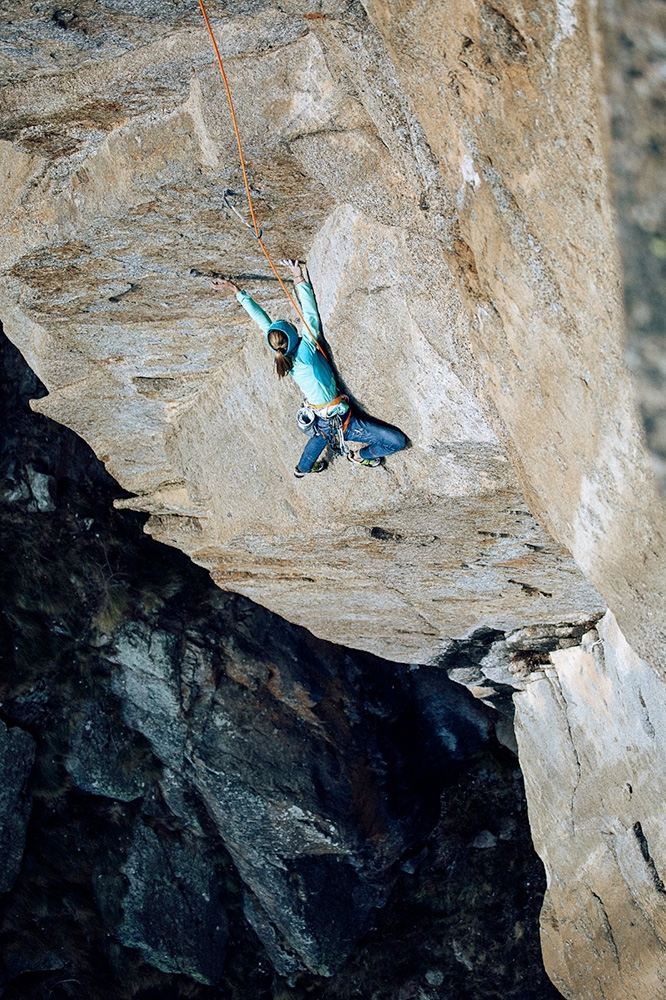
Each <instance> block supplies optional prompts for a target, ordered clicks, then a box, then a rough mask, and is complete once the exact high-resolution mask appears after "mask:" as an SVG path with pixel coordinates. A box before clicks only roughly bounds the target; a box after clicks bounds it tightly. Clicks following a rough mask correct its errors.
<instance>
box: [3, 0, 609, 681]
mask: <svg viewBox="0 0 666 1000" xmlns="http://www.w3.org/2000/svg"><path fill="white" fill-rule="evenodd" d="M132 10H135V11H136V12H137V16H136V17H134V18H132V17H128V18H127V19H126V20H125V21H124V27H123V28H122V30H123V31H124V32H125V35H126V46H127V47H126V49H125V50H124V51H123V52H121V53H118V52H117V51H115V50H114V51H113V52H111V51H109V53H108V55H107V56H106V57H104V56H103V54H102V53H103V49H104V44H105V39H107V35H105V34H104V32H102V33H101V34H97V35H96V34H95V30H96V29H94V27H93V22H91V23H90V26H89V28H88V34H87V35H86V37H87V38H92V37H96V38H98V39H99V41H100V43H101V48H100V49H98V50H96V54H95V58H94V60H92V58H91V56H90V55H89V54H88V55H86V50H85V47H84V48H82V49H81V51H80V54H79V56H78V58H80V59H81V60H82V63H81V66H80V68H79V69H77V71H76V72H75V73H70V74H69V75H68V77H67V79H68V81H69V83H68V87H67V88H65V89H58V88H54V82H55V80H57V79H59V76H58V74H57V72H56V71H55V67H54V69H53V71H50V72H47V71H46V70H43V69H42V70H40V71H39V72H38V73H37V74H35V75H34V76H33V77H31V78H30V79H29V80H20V81H19V80H17V81H15V82H14V83H13V85H12V86H11V87H9V88H6V90H5V91H4V94H5V95H6V97H5V101H6V104H5V115H6V117H7V120H8V121H9V122H11V123H13V125H12V129H11V130H9V127H8V131H7V136H8V138H7V140H6V141H5V143H4V145H3V149H2V152H3V155H4V157H5V160H4V162H5V169H6V171H7V178H8V179H7V185H6V192H7V209H8V211H7V215H6V225H5V228H4V233H5V242H4V243H3V247H4V251H3V258H2V265H3V266H4V268H5V273H6V274H7V279H8V280H7V285H6V287H5V291H4V293H3V296H4V297H3V301H4V304H5V308H4V313H3V317H4V321H5V325H6V328H7V330H8V332H9V334H10V336H11V337H13V338H14V339H15V341H16V342H17V343H18V344H19V346H20V347H21V348H22V350H23V351H24V353H25V355H26V357H27V358H28V360H29V361H30V363H31V364H32V365H33V367H34V368H35V370H36V371H37V372H38V373H39V375H40V377H41V378H42V380H43V381H44V382H45V384H46V385H47V387H48V389H49V395H48V396H47V397H46V398H45V399H43V400H41V401H40V402H39V408H40V409H41V410H42V411H43V412H46V413H48V414H49V415H50V416H53V417H55V418H56V419H58V420H60V421H62V422H64V423H66V424H68V425H69V426H71V427H73V428H74V429H75V430H77V431H78V432H79V433H80V434H82V436H83V437H84V438H86V440H88V441H89V442H90V443H91V444H92V445H93V447H94V448H95V450H96V452H97V454H98V455H100V456H101V457H102V458H103V460H104V461H105V463H106V465H107V468H108V469H109V470H110V471H111V472H112V473H113V474H114V475H115V476H116V477H117V478H118V479H119V481H120V482H121V483H122V485H123V486H125V487H126V488H127V489H129V490H130V491H132V492H134V493H136V494H137V498H136V500H134V501H130V502H131V503H132V504H133V505H135V506H137V507H139V508H142V509H145V510H149V511H151V512H152V513H153V515H154V516H153V518H152V520H151V523H150V527H149V530H150V531H151V532H152V533H153V534H154V535H155V536H156V537H158V538H160V539H161V540H163V541H167V542H169V543H170V544H173V545H177V546H179V547H180V548H183V549H184V550H185V551H186V552H188V554H190V555H191V556H192V557H193V558H194V559H195V560H196V561H197V562H199V563H201V564H203V565H205V566H207V567H208V568H209V569H210V570H211V573H212V575H213V578H214V579H215V580H216V582H217V583H219V584H220V586H222V587H225V588H229V589H233V590H234V591H237V592H241V593H244V594H246V595H247V596H250V597H252V598H253V599H254V600H257V601H259V602H261V603H263V604H265V605H266V606H268V607H270V608H271V609H272V610H276V611H278V612H280V613H281V614H283V615H285V616H286V617H288V618H290V619H291V620H293V621H296V622H298V623H300V624H303V625H306V626H307V627H308V628H309V629H310V630H311V631H313V632H314V633H315V634H318V635H320V636H324V637H326V638H329V639H335V640H339V639H340V638H341V637H342V636H343V635H344V636H345V641H348V642H349V643H350V644H352V645H355V646H357V647H361V648H364V649H368V650H372V651H374V652H378V653H380V654H381V655H384V656H390V657H391V658H395V659H401V660H405V661H408V662H409V661H416V662H423V661H427V660H431V659H433V658H434V657H436V656H437V655H438V654H439V652H440V651H441V650H442V648H443V647H445V646H446V643H447V641H448V639H449V638H450V637H461V636H464V635H465V634H467V633H468V632H469V631H473V630H474V629H475V628H478V627H481V626H486V627H492V628H498V629H513V628H518V627H520V626H522V625H524V624H526V623H541V622H544V621H551V622H560V621H576V620H580V621H583V620H586V619H587V618H589V616H590V615H591V614H593V613H595V612H600V611H602V610H603V608H604V603H603V601H602V599H601V598H600V597H599V595H598V593H597V592H596V591H595V589H594V587H593V586H590V584H589V583H588V582H587V581H586V580H585V579H584V577H583V576H582V574H581V573H580V572H579V571H578V570H577V569H576V567H575V565H574V564H573V562H572V560H571V558H570V557H569V556H568V554H567V553H566V552H565V551H564V550H563V548H562V546H561V544H560V543H559V542H558V541H557V540H555V539H553V537H552V536H549V535H548V534H547V533H546V531H545V530H544V529H543V528H542V527H540V526H539V525H538V524H537V523H536V522H535V520H534V518H533V516H532V515H531V514H530V512H529V510H528V507H527V506H526V500H525V491H524V488H522V487H521V484H520V481H519V477H518V476H517V475H516V469H515V466H514V464H513V463H512V461H511V456H510V452H509V451H508V450H507V445H509V444H510V441H509V440H508V439H507V435H506V433H505V431H504V429H503V426H502V424H501V422H500V420H499V417H498V413H497V409H496V406H495V404H494V402H493V400H492V398H491V397H490V396H489V395H488V393H487V392H486V390H485V387H484V384H485V381H486V377H487V375H486V373H485V372H484V368H483V364H481V363H480V360H479V358H478V357H476V356H475V353H474V345H473V339H472V326H473V325H474V323H475V322H476V320H475V319H474V316H473V315H471V314H470V311H469V308H468V306H467V305H466V303H465V302H464V301H463V298H462V297H461V288H460V285H459V283H457V282H456V276H455V273H454V271H453V270H452V260H453V259H454V258H455V252H454V251H455V246H456V241H455V239H454V236H455V232H456V231H457V230H456V225H457V223H456V218H457V215H458V209H456V206H455V200H454V197H453V189H452V188H449V187H447V186H446V184H445V183H444V180H443V175H442V164H441V163H438V161H437V159H436V156H437V151H434V150H433V148H432V143H429V142H428V141H427V139H426V136H425V134H424V131H423V127H422V124H421V123H420V121H419V120H418V119H417V117H415V114H414V110H413V107H412V103H411V100H410V98H409V96H408V94H406V92H405V91H404V89H403V88H402V87H401V85H400V83H399V81H398V77H397V75H396V72H395V68H394V66H393V63H392V61H391V59H390V57H389V53H388V51H387V49H386V46H385V45H384V43H383V42H382V39H381V37H380V36H379V35H378V33H377V31H376V30H375V29H374V28H373V27H372V25H371V24H370V23H369V21H368V19H367V17H366V15H365V13H364V11H363V9H362V8H361V7H359V6H354V5H351V6H349V7H348V8H345V9H344V10H341V11H332V12H331V14H332V16H331V18H330V19H329V18H327V17H324V18H318V19H308V18H306V17H305V16H304V15H305V14H306V13H308V11H306V10H300V9H295V8H294V9H293V10H292V9H291V8H290V7H288V6H286V7H285V9H284V10H277V9H271V8H270V7H269V6H265V5H257V7H256V8H253V9H252V10H250V9H249V8H248V10H247V12H243V13H242V14H238V15H234V16H225V17H223V18H221V19H219V18H218V19H217V20H216V28H217V30H218V37H219V42H220V45H221V47H222V52H223V54H224V56H225V57H227V61H228V69H229V73H230V75H231V78H232V82H233V88H234V96H235V101H236V104H237V106H238V110H239V117H240V120H241V123H242V130H243V141H244V146H245V149H246V153H247V157H248V162H249V165H250V176H251V180H252V183H253V185H254V186H255V189H256V203H257V211H258V213H259V216H260V220H261V223H262V225H264V228H265V230H266V240H267V242H268V243H269V245H270V247H271V250H272V252H273V254H274V256H275V257H276V258H279V257H280V256H283V255H299V254H300V255H301V256H307V258H308V261H309V264H310V270H311V274H312V278H313V281H314V285H315V288H316V291H317V295H318V299H319V305H320V309H321V312H322V315H323V317H324V321H325V326H326V330H327V333H328V339H329V342H330V346H331V351H332V354H333V356H334V359H335V362H336V365H337V367H338V369H339V371H340V373H341V377H342V379H343V380H344V382H345V384H346V386H347V387H348V389H349V390H350V392H351V393H352V395H353V396H354V397H355V398H356V399H357V400H358V403H359V404H360V405H361V406H362V407H363V408H364V409H365V410H366V411H367V412H370V413H371V414H372V415H375V416H377V417H378V418H380V419H383V420H385V421H388V422H392V423H394V424H397V425H399V426H400V427H401V428H402V429H403V430H404V431H405V433H406V434H407V435H408V436H409V438H410V440H411V442H412V447H411V449H410V450H409V451H407V452H405V453H403V454H401V455H400V456H398V457H396V458H395V459H393V460H392V461H391V462H389V463H387V466H386V468H385V469H382V470H379V471H378V472H376V473H373V474H372V475H371V476H370V475H368V474H367V470H363V469H352V468H350V467H349V466H348V465H347V464H346V463H344V464H343V463H342V462H336V463H334V465H333V468H332V469H331V471H330V474H328V475H327V476H326V477H322V479H321V480H317V482H316V484H315V482H314V481H313V482H310V481H307V480H306V481H304V482H302V483H299V484H294V482H293V477H292V475H291V473H292V470H293V466H294V464H295V460H296V459H297V457H298V454H299V451H300V448H301V446H302V443H303V439H302V438H301V437H300V435H299V434H298V432H297V430H296V428H295V426H294V422H293V414H294V411H295V408H296V406H297V405H298V403H299V401H300V399H299V396H298V394H297V393H296V392H295V391H294V389H293V387H291V386H285V385H281V384H278V381H277V380H276V378H275V376H274V373H273V371H272V366H271V358H270V355H269V352H268V350H267V348H266V345H265V343H264V341H263V338H262V337H261V336H260V335H259V334H258V331H256V329H254V328H253V327H252V326H251V324H250V323H249V321H248V320H247V318H246V317H245V315H244V314H243V313H242V312H241V310H240V308H239V306H238V305H237V304H236V303H235V302H233V301H229V300H220V299H219V298H215V293H213V292H211V291H210V290H209V289H208V288H207V282H206V281H205V279H202V278H196V277H192V276H191V275H190V270H191V269H192V268H195V269H197V270H200V271H204V272H205V271H207V270H217V271H220V270H222V271H224V272H227V273H234V274H236V275H240V276H241V278H240V280H242V281H243V282H244V284H245V285H246V287H247V288H248V289H249V290H250V291H252V292H253V293H254V294H256V295H257V297H258V298H260V299H261V300H262V302H263V303H264V305H265V306H266V307H267V308H268V310H269V311H270V312H271V313H273V314H280V313H281V312H284V310H285V309H287V310H288V309H289V308H290V307H289V306H288V304H287V303H286V302H285V301H284V300H283V299H282V298H281V293H279V294H278V292H279V290H277V289H276V283H275V282H274V281H273V282H271V281H267V280H261V279H263V278H264V277H265V275H266V274H267V273H268V274H270V272H267V269H266V265H265V263H264V262H263V261H262V259H261V257H260V256H258V255H257V247H256V245H255V244H254V243H253V241H252V238H251V237H250V236H249V234H248V233H247V231H246V230H244V229H243V227H242V226H240V224H239V223H238V220H237V219H236V218H235V217H233V216H231V215H230V213H228V212H226V210H225V209H224V206H223V203H222V201H221V195H222V193H223V191H224V190H225V188H227V187H231V188H234V189H237V188H238V186H239V182H240V175H239V167H238V165H237V155H236V152H235V143H234V138H233V132H232V131H231V130H230V126H229V120H228V109H227V108H226V99H225V97H224V94H223V91H222V89H221V84H220V81H219V73H218V71H217V67H216V66H215V65H214V64H213V62H212V61H211V49H210V44H209V42H208V41H207V38H206V36H205V35H204V32H203V29H202V27H201V26H200V25H199V22H198V21H196V20H192V19H191V18H190V16H189V15H188V16H187V17H185V18H184V19H182V20H179V19H180V18H181V13H182V12H181V10H180V8H178V10H176V9H175V8H174V10H173V17H174V19H175V20H169V19H168V18H167V20H162V19H161V18H162V15H159V14H157V13H156V12H151V13H150V16H149V14H148V12H146V11H145V10H144V9H143V8H139V7H136V8H132V6H131V5H130V7H129V11H130V12H131V11H132ZM141 13H143V16H138V15H140V14H141ZM333 15H334V16H333ZM338 15H339V19H338ZM164 16H165V17H166V15H164ZM79 17H80V18H81V19H83V17H84V10H83V8H81V10H80V14H79ZM155 21H156V22H157V23H156V24H155ZM40 23H41V22H40V21H39V18H37V19H35V20H34V21H33V22H31V28H32V30H33V31H35V32H37V31H38V29H39V28H40ZM110 23H113V24H116V26H118V25H119V22H116V21H113V19H111V20H110ZM153 24H155V29H154V30H155V36H154V38H152V39H150V40H147V39H146V37H145V32H147V31H150V28H151V26H152V25H153ZM42 28H43V24H42ZM26 30H27V29H26ZM44 30H45V29H44ZM52 30H53V31H55V29H52ZM74 30H75V25H72V27H71V28H69V29H67V30H66V29H61V31H62V34H61V36H58V37H60V38H61V49H60V50H58V48H57V46H56V50H57V51H62V53H63V56H62V58H63V59H64V53H65V51H67V52H68V53H69V51H70V50H69V49H66V50H65V48H62V46H65V45H66V44H69V45H70V46H71V44H72V32H73V31H74ZM100 30H101V29H100ZM117 30H121V29H120V27H117ZM68 32H69V34H68ZM79 33H80V32H79ZM56 36H57V33H56ZM139 41H140V43H141V44H139ZM100 74H102V76H101V77H100ZM102 89H103V90H104V92H105V94H108V93H109V92H113V94H114V102H115V103H114V107H115V111H114V112H113V114H111V113H110V112H109V114H108V115H106V117H105V116H102V117H103V121H97V120H96V124H94V125H93V123H92V119H93V118H94V114H93V111H92V110H91V106H92V105H95V102H96V101H97V100H99V99H100V96H101V93H100V91H101V90H102ZM116 106H117V107H116ZM95 107H96V105H95ZM86 109H87V110H86ZM95 113H97V112H95ZM100 114H101V113H100ZM86 115H88V118H86V117H85V116H86ZM38 118H39V120H40V122H41V124H40V125H39V128H38V126H37V124H35V123H36V121H37V119H38ZM85 122H88V123H89V124H88V125H85V127H84V123H85ZM56 123H57V124H56ZM36 130H37V131H36ZM457 183H458V182H457V181H456V184H457ZM468 186H469V185H468ZM473 188H474V184H472V187H471V189H470V190H472V189H473ZM602 193H603V192H602ZM240 205H241V208H242V207H243V204H242V202H240ZM37 206H39V208H38V207H37ZM245 211H246V209H245ZM539 252H540V251H539ZM452 255H453V256H452ZM243 275H245V277H244V278H243ZM502 437H504V438H505V440H504V441H503V440H502Z"/></svg>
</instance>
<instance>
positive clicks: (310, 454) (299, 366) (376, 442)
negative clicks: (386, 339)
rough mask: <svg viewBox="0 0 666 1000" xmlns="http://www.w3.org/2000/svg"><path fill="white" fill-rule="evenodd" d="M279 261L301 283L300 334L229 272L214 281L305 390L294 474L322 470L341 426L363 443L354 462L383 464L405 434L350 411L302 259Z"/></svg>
mask: <svg viewBox="0 0 666 1000" xmlns="http://www.w3.org/2000/svg"><path fill="white" fill-rule="evenodd" d="M280 264H282V265H284V266H285V267H288V268H289V270H290V271H291V274H292V277H293V279H294V285H295V286H296V289H297V294H298V298H299V302H300V305H301V309H302V311H303V318H304V319H305V323H306V325H304V326H302V328H301V333H300V334H299V332H298V330H297V329H296V327H295V326H294V325H293V323H289V322H288V321H287V320H284V319H278V320H276V321H275V322H273V321H272V320H271V318H270V316H268V314H267V313H266V312H265V311H264V310H263V309H262V308H261V306H260V305H258V304H257V303H256V302H255V301H254V299H253V298H252V297H251V296H250V295H249V294H248V293H247V292H245V291H243V289H241V288H239V286H238V285H237V284H236V282H235V281H232V280H231V279H230V278H215V279H214V280H213V281H211V282H210V286H211V288H214V289H217V290H220V291H225V292H235V294H236V299H237V301H238V302H240V304H241V305H242V306H243V308H244V309H245V310H246V312H247V313H248V314H249V315H250V316H251V318H252V319H253V320H254V322H255V323H256V324H257V326H258V327H260V329H261V330H263V332H264V333H265V334H266V339H267V341H268V345H269V347H270V348H271V350H272V351H273V352H274V353H275V370H276V372H277V375H278V377H279V378H284V377H285V375H291V377H292V378H293V379H294V381H295V382H296V384H297V385H298V387H299V388H300V389H301V391H302V392H303V393H304V395H305V398H306V401H307V403H306V405H307V407H309V408H310V410H312V411H314V421H313V427H312V429H311V433H312V431H313V433H312V436H311V437H309V438H308V441H307V443H306V445H305V448H304V449H303V454H302V455H301V457H300V460H299V462H298V465H297V466H296V468H295V470H294V476H296V478H297V479H302V478H303V476H307V475H308V473H310V472H323V471H324V469H326V467H327V464H328V463H327V462H325V461H324V460H323V459H320V458H319V456H320V455H321V453H322V451H323V450H324V448H325V447H326V445H327V444H328V443H329V442H331V443H332V442H333V440H334V438H335V436H336V432H337V433H338V434H339V431H340V428H342V433H343V441H355V442H356V441H359V442H364V443H365V447H364V448H361V449H360V451H357V452H353V451H350V450H347V458H348V459H349V460H350V462H355V463H356V464H357V465H363V466H366V467H374V466H378V465H381V464H382V462H383V459H384V456H385V455H392V454H393V453H394V452H396V451H400V450H401V449H402V448H404V447H405V445H406V443H407V439H406V438H405V435H404V434H403V433H402V431H399V430H397V428H395V427H384V426H383V425H382V424H377V423H375V422H374V421H373V420H365V419H363V418H361V417H357V416H356V415H355V414H354V413H351V412H350V409H349V403H348V401H347V399H346V397H345V396H343V395H342V394H341V393H340V390H339V389H338V386H337V384H336V381H335V375H334V374H333V370H332V368H331V365H330V362H329V361H328V358H327V357H326V355H325V354H324V352H323V350H322V349H321V348H320V347H319V340H320V337H321V318H320V316H319V311H318V309H317V304H316V302H315V297H314V292H313V290H312V285H311V284H310V282H309V280H308V279H307V278H306V277H305V275H304V273H303V267H302V265H301V264H300V263H299V261H297V260H282V261H280ZM308 327H309V329H308ZM338 418H339V419H338ZM338 440H339V438H338Z"/></svg>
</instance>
